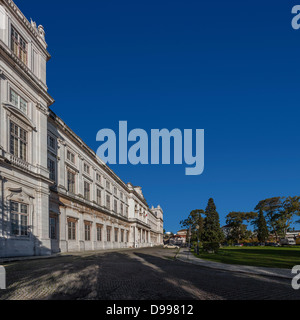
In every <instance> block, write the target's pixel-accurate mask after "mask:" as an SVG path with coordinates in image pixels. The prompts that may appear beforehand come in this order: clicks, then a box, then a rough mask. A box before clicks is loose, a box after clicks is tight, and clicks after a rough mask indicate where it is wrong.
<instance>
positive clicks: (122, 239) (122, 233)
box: [121, 230, 124, 242]
mask: <svg viewBox="0 0 300 320" xmlns="http://www.w3.org/2000/svg"><path fill="white" fill-rule="evenodd" d="M121 242H124V230H121Z"/></svg>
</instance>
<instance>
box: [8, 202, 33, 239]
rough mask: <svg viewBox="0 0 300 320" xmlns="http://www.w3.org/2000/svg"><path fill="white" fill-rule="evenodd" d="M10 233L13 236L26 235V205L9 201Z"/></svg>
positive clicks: (27, 233)
mask: <svg viewBox="0 0 300 320" xmlns="http://www.w3.org/2000/svg"><path fill="white" fill-rule="evenodd" d="M10 207H11V213H10V220H11V233H12V235H13V236H28V235H29V232H28V205H26V204H23V203H18V202H14V201H11V203H10Z"/></svg>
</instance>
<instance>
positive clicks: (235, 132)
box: [15, 0, 300, 232]
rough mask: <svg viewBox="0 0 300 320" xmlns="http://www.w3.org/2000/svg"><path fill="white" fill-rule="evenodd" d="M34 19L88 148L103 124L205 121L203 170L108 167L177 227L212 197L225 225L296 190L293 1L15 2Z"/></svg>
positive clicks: (298, 46) (68, 113) (51, 73)
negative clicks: (262, 203)
mask: <svg viewBox="0 0 300 320" xmlns="http://www.w3.org/2000/svg"><path fill="white" fill-rule="evenodd" d="M15 2H16V4H17V5H18V6H19V8H20V9H21V10H22V12H23V13H24V14H25V15H26V17H27V18H28V19H29V18H30V17H32V18H33V20H35V21H36V22H37V24H42V25H43V26H44V27H45V31H46V40H47V43H48V45H49V48H48V49H49V51H50V53H51V54H52V59H51V60H50V62H49V63H48V87H49V92H50V94H51V95H52V96H53V97H54V98H55V100H56V103H55V104H54V105H53V107H52V109H53V110H54V111H55V112H56V113H57V114H58V115H59V116H60V117H62V119H63V120H64V121H65V122H66V123H67V124H68V125H69V126H70V127H71V128H72V129H73V130H74V131H75V132H76V133H77V134H78V135H79V136H80V137H81V138H82V139H83V140H84V141H85V142H86V143H87V144H88V145H89V146H90V147H91V148H93V149H94V150H97V148H98V146H99V143H97V142H96V133H97V132H98V130H100V129H102V128H112V129H114V130H116V131H117V128H118V122H119V121H120V120H127V121H128V126H129V129H134V128H143V129H145V130H147V131H148V132H149V131H150V129H162V128H168V129H170V130H171V129H173V128H180V129H182V130H183V129H185V128H187V129H188V128H191V129H196V128H198V129H205V171H204V173H203V174H202V175H201V176H196V177H195V176H194V177H191V176H190V177H189V176H185V175H184V166H175V165H173V166H172V165H171V166H162V165H160V166H131V165H128V166H112V169H113V170H114V171H115V172H116V173H117V174H118V175H119V176H120V177H121V178H122V179H123V180H124V181H130V182H132V183H133V184H135V185H142V187H143V192H144V195H145V197H146V199H147V201H148V203H149V205H152V204H153V205H157V204H160V205H161V206H162V208H163V209H164V213H165V229H166V230H167V231H173V232H176V231H177V230H178V229H179V228H180V225H179V221H180V220H181V219H184V218H185V217H186V216H187V215H188V214H189V212H190V211H191V210H193V209H198V208H205V207H206V204H207V200H208V198H210V197H213V198H214V200H215V203H216V206H217V210H218V212H219V214H220V217H221V223H222V224H224V222H225V216H226V215H227V214H228V213H229V212H230V211H245V210H253V208H254V207H255V205H256V204H257V203H258V201H259V200H261V199H265V198H267V197H271V196H287V195H299V191H300V190H299V189H300V184H299V182H300V169H299V168H300V141H299V140H300V133H299V118H300V111H299V100H300V95H299V92H300V78H299V63H300V30H299V31H295V30H293V29H292V27H291V19H292V14H291V9H292V7H293V6H294V5H296V4H300V0H299V1H298V2H296V1H289V0H282V1H274V0H273V1H270V0H264V1H262V0H260V1H257V0H252V1H246V2H245V1H230V0H228V1H224V0H215V1H210V0H206V1H199V0H193V1H190V0H180V1H177V0H169V1H165V0H151V1H144V0H134V1H133V0H128V1H124V0H110V1H108V0H107V1H103V0H97V1H96V0H94V1H92V0H87V1H84V2H83V1H74V0H73V1H71V0H60V1H58V0H52V1H51V2H47V1H40V0H26V1H21V0H15Z"/></svg>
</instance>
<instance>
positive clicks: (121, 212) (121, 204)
mask: <svg viewBox="0 0 300 320" xmlns="http://www.w3.org/2000/svg"><path fill="white" fill-rule="evenodd" d="M121 214H122V215H123V203H121Z"/></svg>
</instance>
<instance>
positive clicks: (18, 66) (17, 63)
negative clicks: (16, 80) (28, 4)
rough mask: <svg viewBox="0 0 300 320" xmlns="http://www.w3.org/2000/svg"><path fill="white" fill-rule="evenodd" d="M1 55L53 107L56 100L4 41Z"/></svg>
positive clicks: (0, 43)
mask: <svg viewBox="0 0 300 320" xmlns="http://www.w3.org/2000/svg"><path fill="white" fill-rule="evenodd" d="M0 1H1V0H0ZM0 55H2V56H3V57H5V58H6V61H7V62H8V63H9V64H10V65H11V67H12V68H14V69H15V71H17V72H19V73H21V74H22V76H23V77H24V78H25V79H26V80H27V81H28V83H29V84H30V85H31V86H33V87H34V88H35V89H36V90H37V91H38V92H39V93H41V94H42V96H43V97H44V98H45V100H46V101H47V103H48V106H51V105H52V104H53V103H54V99H53V98H52V97H51V96H50V95H49V93H48V92H47V87H46V89H45V87H44V85H43V84H42V83H41V81H40V80H38V78H37V77H36V76H35V75H34V74H33V73H32V72H31V71H30V70H29V68H28V67H27V66H26V65H25V64H24V63H23V62H22V61H21V60H20V59H19V58H18V57H17V56H16V55H15V54H13V53H12V52H11V50H9V49H8V48H7V47H6V45H5V44H4V43H3V41H2V40H0ZM1 75H2V76H3V75H5V76H8V75H6V72H5V71H3V70H1Z"/></svg>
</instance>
